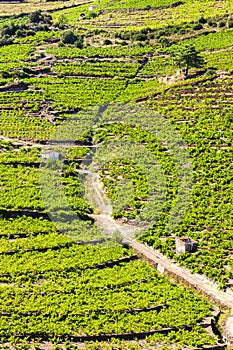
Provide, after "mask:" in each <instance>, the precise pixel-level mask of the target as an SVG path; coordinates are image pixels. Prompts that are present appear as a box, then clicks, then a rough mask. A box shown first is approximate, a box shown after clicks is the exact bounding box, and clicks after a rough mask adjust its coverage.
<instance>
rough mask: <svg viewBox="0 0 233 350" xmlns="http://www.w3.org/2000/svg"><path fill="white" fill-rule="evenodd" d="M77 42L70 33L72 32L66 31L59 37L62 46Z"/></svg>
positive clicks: (75, 37) (74, 36)
mask: <svg viewBox="0 0 233 350" xmlns="http://www.w3.org/2000/svg"><path fill="white" fill-rule="evenodd" d="M76 40H77V36H76V35H75V34H74V33H73V32H72V30H66V31H64V32H63V33H62V35H61V41H62V42H63V44H74V43H75V41H76Z"/></svg>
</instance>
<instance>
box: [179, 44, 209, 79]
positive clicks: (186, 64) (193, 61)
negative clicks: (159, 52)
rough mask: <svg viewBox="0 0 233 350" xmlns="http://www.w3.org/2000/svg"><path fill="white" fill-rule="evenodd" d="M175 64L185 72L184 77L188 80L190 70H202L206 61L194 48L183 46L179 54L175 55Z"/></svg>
mask: <svg viewBox="0 0 233 350" xmlns="http://www.w3.org/2000/svg"><path fill="white" fill-rule="evenodd" d="M173 59H174V63H175V64H176V65H177V66H178V67H179V68H180V69H183V70H184V75H185V77H186V78H187V76H188V72H189V68H191V67H193V68H201V67H203V66H204V63H205V61H204V59H203V57H202V56H200V55H199V53H198V52H197V51H196V49H195V47H194V46H190V45H185V46H182V47H181V48H180V49H179V51H178V52H176V53H175V54H174V55H173Z"/></svg>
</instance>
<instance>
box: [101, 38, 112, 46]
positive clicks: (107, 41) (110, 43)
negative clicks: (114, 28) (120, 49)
mask: <svg viewBox="0 0 233 350" xmlns="http://www.w3.org/2000/svg"><path fill="white" fill-rule="evenodd" d="M103 44H104V45H112V42H111V40H109V39H104V42H103Z"/></svg>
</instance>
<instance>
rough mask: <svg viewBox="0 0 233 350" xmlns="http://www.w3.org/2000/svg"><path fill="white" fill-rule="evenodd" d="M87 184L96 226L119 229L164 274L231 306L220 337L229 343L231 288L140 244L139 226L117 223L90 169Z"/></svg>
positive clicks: (232, 332) (232, 333) (232, 327)
mask: <svg viewBox="0 0 233 350" xmlns="http://www.w3.org/2000/svg"><path fill="white" fill-rule="evenodd" d="M87 182H88V187H89V188H90V189H91V193H92V196H93V197H92V199H93V200H94V202H95V204H96V206H97V207H98V210H99V212H100V213H99V214H96V215H92V217H93V218H94V219H95V222H96V224H97V226H98V227H99V228H100V229H101V230H104V231H105V232H106V233H107V234H108V235H110V234H112V233H113V232H114V231H118V232H120V234H121V236H122V238H123V242H125V243H127V244H129V246H131V247H132V248H133V249H134V250H135V251H136V252H137V254H139V255H141V256H142V257H143V259H145V260H146V261H148V262H149V263H150V264H151V265H152V266H153V267H155V268H157V269H158V271H159V272H161V273H163V272H166V274H167V275H170V276H173V277H175V278H176V279H178V280H179V281H181V282H183V283H185V284H186V285H188V286H190V287H192V288H194V289H195V290H197V291H199V292H201V293H202V294H204V295H205V296H207V297H208V298H209V299H210V300H211V301H213V302H216V303H217V304H220V305H222V306H224V307H227V308H229V309H230V310H231V315H230V317H229V318H228V319H227V320H226V322H225V325H224V337H225V339H227V341H228V342H229V343H231V344H233V292H232V291H231V290H229V289H227V290H226V291H225V292H224V291H220V290H218V285H217V284H215V283H213V282H212V281H210V280H209V279H208V278H206V277H205V276H203V275H199V274H191V272H190V271H189V270H188V269H187V268H185V267H182V266H178V264H177V263H176V262H175V261H172V260H170V259H168V258H167V257H165V256H164V255H163V254H161V253H160V252H159V251H157V250H154V249H153V248H151V247H149V246H147V245H145V244H141V243H139V242H137V241H136V240H135V238H134V237H135V234H136V233H137V232H138V231H140V230H141V228H140V227H136V226H133V225H129V224H124V223H119V222H116V221H115V220H113V219H112V217H111V213H112V208H111V205H110V202H109V200H108V199H107V197H106V195H105V193H104V192H103V190H102V188H101V185H100V183H99V181H98V176H97V174H93V173H90V174H89V176H88V180H87Z"/></svg>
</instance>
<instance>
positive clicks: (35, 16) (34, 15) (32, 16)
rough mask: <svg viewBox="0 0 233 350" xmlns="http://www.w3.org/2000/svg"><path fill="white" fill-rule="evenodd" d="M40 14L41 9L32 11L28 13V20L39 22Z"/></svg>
mask: <svg viewBox="0 0 233 350" xmlns="http://www.w3.org/2000/svg"><path fill="white" fill-rule="evenodd" d="M41 18H42V16H41V11H40V10H38V11H35V12H32V13H31V14H30V15H29V20H30V22H32V23H39V22H40V20H41Z"/></svg>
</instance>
